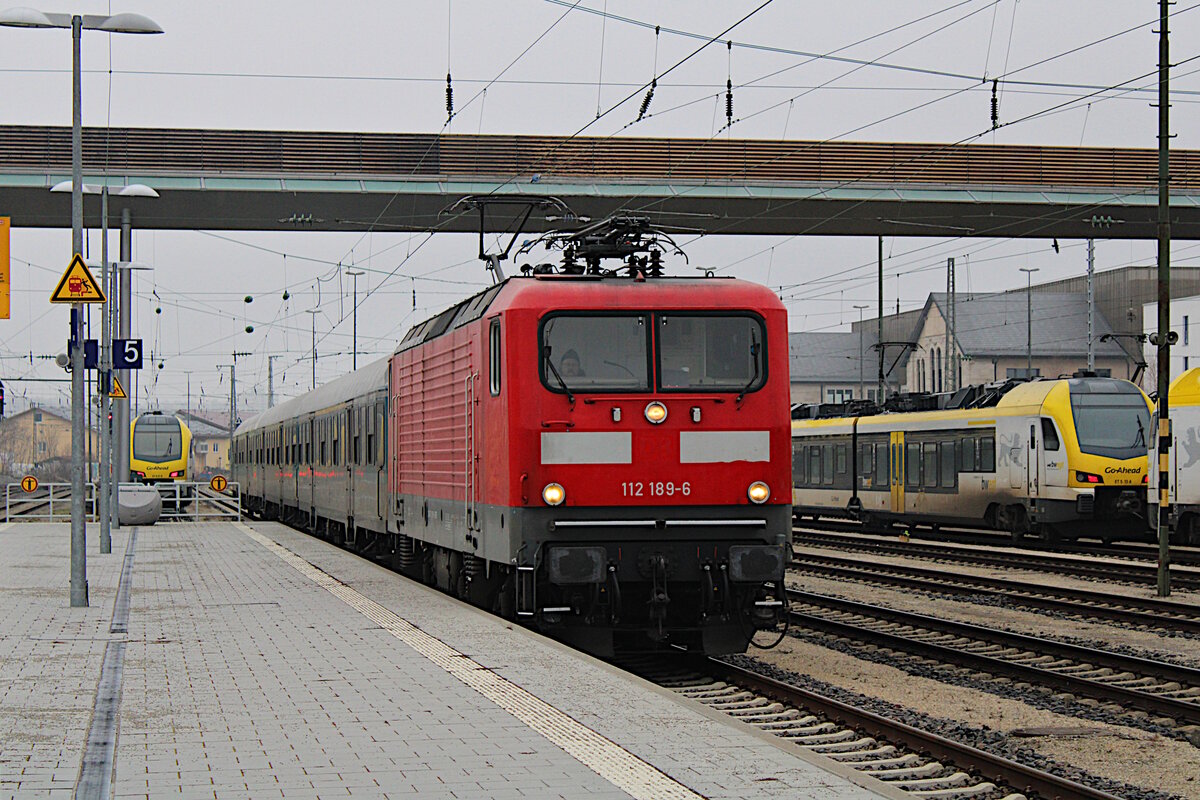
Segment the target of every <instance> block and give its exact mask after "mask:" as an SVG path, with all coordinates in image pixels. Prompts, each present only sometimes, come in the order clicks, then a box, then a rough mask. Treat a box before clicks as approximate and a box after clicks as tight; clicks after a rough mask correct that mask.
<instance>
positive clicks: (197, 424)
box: [175, 410, 229, 474]
mask: <svg viewBox="0 0 1200 800" xmlns="http://www.w3.org/2000/svg"><path fill="white" fill-rule="evenodd" d="M175 416H177V417H179V418H180V419H181V420H183V421H184V422H185V423H187V426H188V428H189V429H190V430H191V432H192V451H193V453H194V454H195V459H196V462H195V465H196V472H197V474H206V473H217V472H228V471H229V427H228V424H229V415H228V414H225V415H224V419H221V418H219V417H217V416H216V415H213V414H205V415H201V414H199V413H197V412H192V413H188V412H187V411H184V410H179V411H176V412H175Z"/></svg>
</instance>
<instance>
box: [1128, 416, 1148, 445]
mask: <svg viewBox="0 0 1200 800" xmlns="http://www.w3.org/2000/svg"><path fill="white" fill-rule="evenodd" d="M1137 424H1138V432H1137V438H1136V439H1134V440H1133V444H1132V445H1130V446H1131V447H1137V446H1138V444H1139V443H1140V444H1141V445H1142V446H1143V447H1145V446H1146V429H1145V428H1143V427H1142V418H1141V417H1138V418H1137Z"/></svg>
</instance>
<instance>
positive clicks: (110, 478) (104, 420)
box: [50, 181, 158, 555]
mask: <svg viewBox="0 0 1200 800" xmlns="http://www.w3.org/2000/svg"><path fill="white" fill-rule="evenodd" d="M74 189H75V183H74V181H62V182H61V183H56V184H55V185H54V186H52V187H51V188H50V191H52V192H73V191H74ZM115 189H116V194H117V195H118V196H121V197H158V192H156V191H154V190H153V189H151V188H150V187H149V186H146V185H144V184H141V183H134V184H130V185H128V186H118V187H115ZM82 192H83V194H98V195H100V261H101V266H100V274H101V277H100V285H101V286H103V287H104V293H105V296H106V302H105V303H104V308H103V313H102V314H101V324H100V364H99V365H98V366H99V374H100V381H99V384H100V419H101V425H102V428H101V431H100V486H99V489H98V491H97V494H98V495H99V498H98V499H99V506H100V508H99V519H100V552H101V553H102V554H106V555H107V554H109V553H111V552H112V526H113V524H114V520H115V519H116V516H117V508H116V502H117V497H116V490H115V484H116V483H118V482H119V479H117V480H114V478H116V477H117V475H116V470H114V469H113V422H112V418H111V417H112V408H111V405H110V403H109V398H108V393H109V390H110V389H111V388H112V326H113V324H114V323H115V319H114V315H113V310H114V309H115V308H116V307H117V302H116V297H115V296H114V295H113V292H112V288H111V286H110V285H109V277H108V267H109V261H108V195H109V194H110V193H111V190H110V189H109V186H108V183H107V182H106V183H104V184H102V185H100V186H97V185H95V184H91V183H85V184H83V187H82Z"/></svg>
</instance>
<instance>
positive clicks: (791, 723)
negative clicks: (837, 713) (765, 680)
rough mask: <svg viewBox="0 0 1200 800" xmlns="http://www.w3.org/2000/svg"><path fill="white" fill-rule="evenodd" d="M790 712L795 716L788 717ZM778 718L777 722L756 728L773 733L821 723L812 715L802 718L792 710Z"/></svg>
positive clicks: (765, 723)
mask: <svg viewBox="0 0 1200 800" xmlns="http://www.w3.org/2000/svg"><path fill="white" fill-rule="evenodd" d="M791 712H795V714H794V715H793V716H790V717H789V713H791ZM779 716H780V717H781V719H780V720H779V721H778V722H763V723H759V726H758V727H759V728H761V729H762V730H764V731H767V732H769V733H774V732H775V731H784V730H790V729H792V728H797V727H803V726H805V725H812V724H813V723H815V722H820V721H821V720H820V719H819V718H817V717H814V716H813V715H812V714H807V715H805V716H803V717H802V716H800V712H799V711H796V709H794V708H789V709H788V711H787V712H785V713H783V714H780V715H779Z"/></svg>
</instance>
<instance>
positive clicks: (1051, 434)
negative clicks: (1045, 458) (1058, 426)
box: [1042, 417, 1058, 452]
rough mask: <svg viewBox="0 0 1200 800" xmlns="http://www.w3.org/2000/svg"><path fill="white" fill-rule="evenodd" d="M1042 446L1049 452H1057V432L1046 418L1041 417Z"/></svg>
mask: <svg viewBox="0 0 1200 800" xmlns="http://www.w3.org/2000/svg"><path fill="white" fill-rule="evenodd" d="M1042 446H1043V447H1045V448H1046V449H1047V450H1049V451H1051V452H1054V451H1056V450H1058V431H1056V430H1055V429H1054V422H1053V420H1051V419H1050V418H1048V417H1042Z"/></svg>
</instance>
